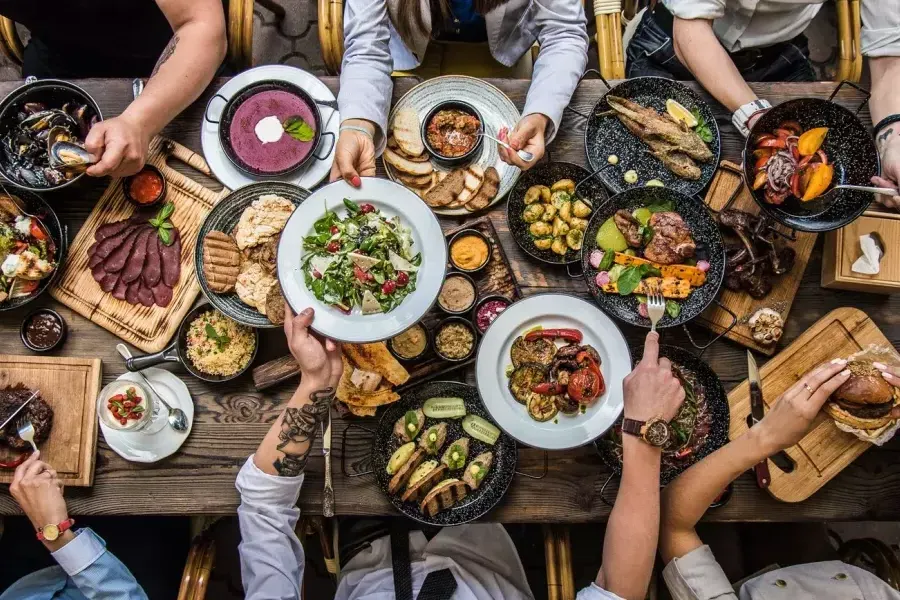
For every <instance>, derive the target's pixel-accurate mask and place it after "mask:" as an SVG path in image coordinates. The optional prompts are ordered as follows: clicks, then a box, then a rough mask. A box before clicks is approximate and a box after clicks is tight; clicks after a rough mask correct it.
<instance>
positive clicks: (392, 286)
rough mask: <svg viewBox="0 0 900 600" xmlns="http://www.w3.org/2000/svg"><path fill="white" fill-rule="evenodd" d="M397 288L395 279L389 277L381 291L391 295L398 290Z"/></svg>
mask: <svg viewBox="0 0 900 600" xmlns="http://www.w3.org/2000/svg"><path fill="white" fill-rule="evenodd" d="M396 289H397V284H396V283H395V282H394V280H393V279H388V280H387V281H385V282H384V283H383V284H382V286H381V293H382V294H388V295H390V294H393V293H394V290H396Z"/></svg>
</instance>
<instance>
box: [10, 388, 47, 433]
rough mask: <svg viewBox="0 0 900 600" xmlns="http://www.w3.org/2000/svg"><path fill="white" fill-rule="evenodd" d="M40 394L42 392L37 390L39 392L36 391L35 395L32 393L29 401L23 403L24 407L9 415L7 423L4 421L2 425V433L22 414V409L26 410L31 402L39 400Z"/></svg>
mask: <svg viewBox="0 0 900 600" xmlns="http://www.w3.org/2000/svg"><path fill="white" fill-rule="evenodd" d="M39 393H41V391H40V390H37V391H35V392H34V393H32V394H31V395H30V396H28V400H26V401H25V402H23V403H22V406H20V407H19V408H17V409H16V410H14V411H13V414H11V415H9V418H8V419H6V420H5V421H3V425H0V431H3V430H4V429H6V426H7V425H9V424H10V422H11V421H12V420H13V419H15V418H16V415H17V414H19V413H20V412H22V409H24V408H25V407H26V406H28V403H29V402H31V401H32V400H34V399H35V398H37V395H38V394H39Z"/></svg>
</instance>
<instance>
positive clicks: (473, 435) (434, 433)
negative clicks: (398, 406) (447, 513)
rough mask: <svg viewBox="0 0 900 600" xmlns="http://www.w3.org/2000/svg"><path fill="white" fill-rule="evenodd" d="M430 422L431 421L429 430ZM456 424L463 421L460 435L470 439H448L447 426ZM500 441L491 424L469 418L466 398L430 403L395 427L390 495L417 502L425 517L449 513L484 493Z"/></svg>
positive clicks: (390, 462) (403, 417) (410, 413)
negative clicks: (474, 495) (458, 420)
mask: <svg viewBox="0 0 900 600" xmlns="http://www.w3.org/2000/svg"><path fill="white" fill-rule="evenodd" d="M426 417H427V418H428V419H431V421H430V423H431V424H430V425H429V426H428V427H425V425H426ZM456 419H462V421H461V427H462V430H463V431H464V432H465V433H466V434H467V435H468V436H470V437H455V438H454V437H451V436H450V433H449V429H450V428H449V423H450V422H451V421H452V420H456ZM457 431H458V429H457ZM499 438H500V430H499V429H497V428H496V427H495V426H494V425H493V423H491V422H489V421H487V420H486V419H483V418H482V417H480V416H478V415H474V414H467V412H466V405H465V401H464V400H463V399H462V398H440V397H435V398H429V399H428V400H426V401H425V402H424V404H423V405H422V408H420V409H416V410H409V411H407V412H406V413H405V414H404V415H403V416H402V417H400V418H399V419H397V422H396V423H394V440H395V441H396V443H397V444H399V445H398V446H397V447H396V449H395V450H394V452H393V454H392V455H391V458H390V460H389V461H388V463H387V467H386V470H387V474H388V475H390V476H391V479H390V481H389V482H388V493H389V494H391V495H392V496H399V497H400V499H401V500H402V501H403V502H415V503H416V504H417V505H418V508H419V511H420V512H421V513H422V514H423V515H425V516H426V517H433V516H435V515H436V514H438V513H439V512H441V511H444V510H447V509H450V508H452V507H453V506H455V505H456V504H458V503H459V502H461V501H463V500H464V499H465V498H466V497H467V496H468V495H469V494H471V493H473V492H475V491H476V490H478V488H479V487H481V484H482V483H483V482H484V480H485V478H486V477H487V475H488V473H489V472H490V469H491V464H492V463H493V459H494V455H493V452H492V451H491V447H492V446H493V445H494V444H495V443H497V440H498V439H499ZM471 456H474V458H472V459H471V460H469V457H471Z"/></svg>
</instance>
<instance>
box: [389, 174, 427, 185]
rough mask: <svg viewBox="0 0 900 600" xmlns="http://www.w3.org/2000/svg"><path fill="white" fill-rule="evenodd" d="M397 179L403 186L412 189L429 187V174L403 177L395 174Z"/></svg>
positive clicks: (403, 175)
mask: <svg viewBox="0 0 900 600" xmlns="http://www.w3.org/2000/svg"><path fill="white" fill-rule="evenodd" d="M397 179H399V180H400V181H401V182H402V183H403V185H406V186H409V187H414V188H428V187H431V179H432V177H431V173H429V174H428V175H405V174H403V173H398V174H397Z"/></svg>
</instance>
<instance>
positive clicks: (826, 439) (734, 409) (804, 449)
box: [728, 307, 891, 502]
mask: <svg viewBox="0 0 900 600" xmlns="http://www.w3.org/2000/svg"><path fill="white" fill-rule="evenodd" d="M871 344H876V345H879V346H887V347H891V342H890V341H889V340H888V339H887V338H886V337H885V336H884V334H883V333H882V332H881V330H880V329H878V327H877V326H876V325H875V323H873V322H872V320H871V319H869V317H868V316H867V315H866V314H865V313H864V312H862V311H861V310H858V309H856V308H849V307H845V308H838V309H835V310H833V311H831V312H830V313H828V314H827V315H825V316H824V317H822V318H821V319H819V320H818V321H816V323H815V324H814V325H813V326H812V327H810V328H809V329H807V330H806V331H805V332H803V334H801V335H800V337H798V338H797V339H796V340H794V342H793V343H792V344H791V345H790V346H788V347H787V348H785V349H784V350H782V351H781V352H779V353H778V355H777V356H776V357H775V358H773V359H772V360H770V361H768V362H767V363H766V364H765V365H763V367H762V368H761V369H760V370H759V374H760V377H761V379H762V391H763V400H764V402H765V405H766V410H767V411H768V409H769V407H770V406H771V405H772V404H773V403H774V402H775V401H776V400H777V399H778V396H780V395H781V394H782V392H784V391H785V390H787V389H788V388H789V387H791V386H792V385H794V384H795V383H796V382H797V381H799V380H800V378H801V377H802V376H803V375H804V374H805V373H807V372H809V371H810V370H811V369H813V368H814V367H816V366H817V365H819V364H821V363H823V362H826V361H829V360H832V359H834V358H845V357H847V356H850V355H851V354H854V353H856V352H859V351H860V350H862V349H864V348H868V347H869V346H870V345H871ZM728 403H729V405H730V406H731V439H736V438H738V437H739V436H741V435H742V434H744V433H745V432H746V431H747V415H749V414H750V384H749V383H748V382H747V381H744V382H742V383H741V384H740V385H738V386H737V387H736V388H734V390H732V392H731V393H730V394H728ZM870 446H871V444H869V443H868V442H863V441H862V440H860V439H858V438H856V437H855V436H853V435H851V434H849V433H847V432H844V431H841V430H840V429H838V428H837V426H835V424H834V421H833V420H832V419H831V417H829V416H828V415H826V414H825V413H824V412H820V413H819V416H817V417H816V421H815V424H814V425H813V428H812V430H811V431H810V432H809V433H808V434H806V437H804V438H803V439H802V440H800V443H799V444H797V445H796V446H792V447H790V448H788V449H787V450H786V452H787V454H788V456H790V457H791V459H792V460H793V461H794V463H795V465H796V467H795V468H794V470H793V472H791V473H785V472H784V471H782V470H781V469H779V468H778V467H777V466H776V465H775V463H773V462H772V461H771V460H770V461H769V473H770V474H771V476H772V483H771V484H770V485H769V488H768V492H769V493H770V494H772V496H774V497H775V498H777V499H778V500H781V501H783V502H800V501H802V500H806V499H807V498H809V497H810V496H812V495H813V494H814V493H815V492H816V491H817V490H818V489H819V488H821V487H822V486H823V485H825V484H826V483H828V482H829V481H830V480H831V479H832V478H833V477H834V476H835V475H837V474H838V473H840V472H841V470H842V469H843V468H844V467H846V466H847V465H849V464H850V463H851V462H853V461H854V460H855V459H856V457H857V456H859V455H860V454H862V453H863V452H865V451H866V450H868V449H869V447H870Z"/></svg>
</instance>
